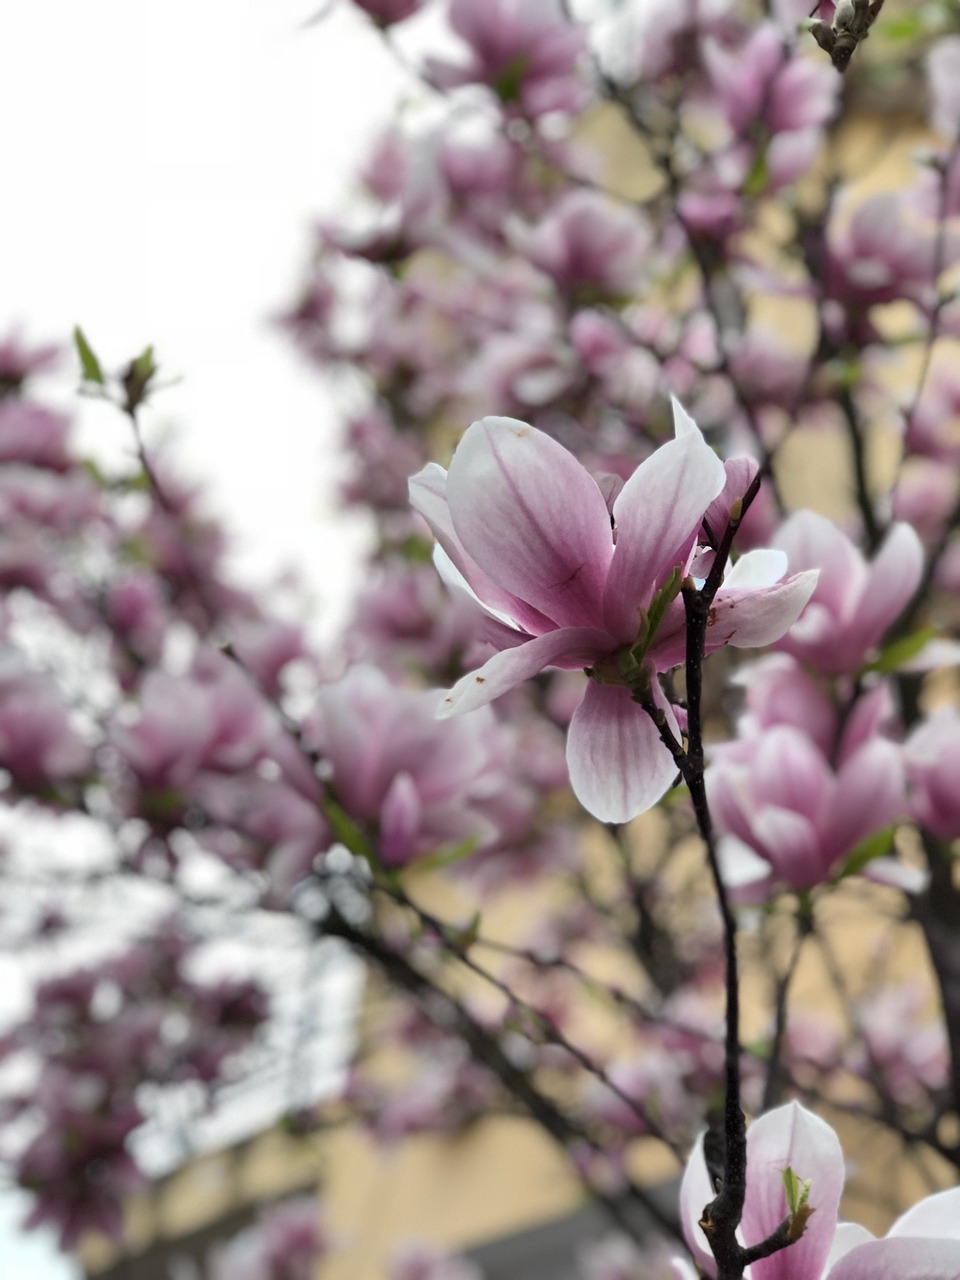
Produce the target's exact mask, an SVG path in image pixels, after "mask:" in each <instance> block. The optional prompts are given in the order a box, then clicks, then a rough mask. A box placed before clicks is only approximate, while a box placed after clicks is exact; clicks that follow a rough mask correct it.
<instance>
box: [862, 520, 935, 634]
mask: <svg viewBox="0 0 960 1280" xmlns="http://www.w3.org/2000/svg"><path fill="white" fill-rule="evenodd" d="M922 574H923V544H922V543H921V541H920V537H919V535H918V534H917V531H916V529H914V527H913V526H912V525H909V524H904V523H902V522H901V523H899V524H895V525H892V526H891V528H890V532H889V533H888V534H887V536H886V538H885V539H884V541H883V546H882V547H881V548H880V550H879V551H878V552H877V554H876V556H875V557H874V559H873V563H872V564H871V565H870V567H869V569H868V570H867V581H866V583H865V584H864V591H863V596H862V598H861V600H860V602H859V606H858V608H857V617H856V629H857V632H858V633H859V635H860V636H862V638H863V647H864V649H865V650H870V649H872V648H873V646H874V645H876V644H879V642H880V641H881V640H882V638H883V634H884V632H885V631H886V630H887V629H888V627H890V625H891V624H892V623H893V622H894V621H895V620H896V619H897V618H898V617H899V616H900V614H901V613H902V612H903V610H904V609H905V608H906V607H907V604H908V603H909V601H910V599H911V597H912V596H913V593H914V592H915V591H916V589H917V587H918V586H919V585H920V578H921V576H922Z"/></svg>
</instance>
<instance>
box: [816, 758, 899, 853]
mask: <svg viewBox="0 0 960 1280" xmlns="http://www.w3.org/2000/svg"><path fill="white" fill-rule="evenodd" d="M906 808H907V801H906V792H905V780H904V767H903V753H902V750H901V748H900V747H899V746H898V745H897V744H896V743H895V742H889V741H888V740H887V739H886V738H875V739H874V740H873V742H871V743H869V744H868V745H867V746H865V747H862V748H861V749H860V750H859V751H857V752H856V753H855V754H854V755H852V756H851V757H850V759H849V760H847V761H846V762H845V763H844V765H843V766H842V768H841V769H840V771H839V773H838V774H837V788H836V792H835V794H834V796H833V799H832V802H831V803H830V804H829V805H828V806H827V812H826V815H825V822H824V829H823V836H824V843H825V844H827V845H829V847H830V848H831V850H832V851H833V856H834V857H840V856H841V855H842V854H844V853H849V852H850V850H851V849H853V848H854V846H855V845H858V844H859V843H860V841H861V840H862V839H863V838H864V837H865V836H868V835H869V834H870V833H871V831H879V830H880V828H881V827H885V826H887V825H888V823H891V822H894V821H896V819H898V818H901V817H903V815H904V814H905V813H906Z"/></svg>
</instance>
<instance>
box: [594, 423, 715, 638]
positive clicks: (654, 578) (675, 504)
mask: <svg viewBox="0 0 960 1280" xmlns="http://www.w3.org/2000/svg"><path fill="white" fill-rule="evenodd" d="M725 482H726V473H725V471H724V469H723V463H722V462H721V461H720V459H719V458H718V457H717V455H716V454H715V453H714V452H713V450H712V449H711V448H710V446H709V445H708V444H707V442H706V441H705V440H704V438H703V436H702V435H701V434H700V432H699V431H697V430H693V431H684V432H683V433H682V434H679V435H678V436H677V438H676V439H675V440H670V441H668V443H667V444H664V445H661V446H660V448H659V449H657V450H656V452H655V453H652V454H651V455H650V457H649V458H647V459H646V461H644V462H642V463H641V464H640V466H639V467H637V469H636V471H635V472H634V473H633V475H632V476H631V477H630V479H629V480H628V481H627V483H626V484H625V485H624V486H623V488H622V489H621V491H620V494H619V496H618V497H617V500H616V502H615V503H614V504H613V516H614V520H615V522H616V526H617V545H616V548H615V550H614V553H613V560H612V561H611V564H610V573H609V575H608V578H607V589H606V592H605V594H604V602H603V606H604V613H605V617H606V619H607V626H608V627H609V628H610V630H611V631H612V632H613V633H614V634H615V635H617V636H619V637H620V638H621V639H623V640H624V641H627V640H632V639H633V638H634V636H635V635H636V632H637V608H638V607H645V606H646V605H648V604H649V603H650V599H651V597H652V595H653V592H654V590H655V588H656V587H657V585H658V584H659V583H660V582H661V581H662V579H663V578H664V577H665V576H666V575H667V574H669V572H670V571H671V570H672V569H673V568H674V567H675V566H677V565H678V564H680V563H681V562H682V561H683V560H684V559H685V557H686V555H687V554H688V552H689V550H690V543H691V539H692V538H693V537H694V536H695V535H696V533H697V531H698V530H699V528H700V522H701V520H702V519H703V513H704V512H705V511H706V509H707V507H708V506H709V505H710V503H711V502H712V501H713V500H714V498H715V497H716V496H717V495H718V494H719V493H720V492H721V490H722V489H723V486H724V483H725Z"/></svg>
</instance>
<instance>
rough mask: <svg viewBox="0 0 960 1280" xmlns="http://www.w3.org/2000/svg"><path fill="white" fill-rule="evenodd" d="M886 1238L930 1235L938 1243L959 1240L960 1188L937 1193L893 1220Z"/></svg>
mask: <svg viewBox="0 0 960 1280" xmlns="http://www.w3.org/2000/svg"><path fill="white" fill-rule="evenodd" d="M887 1235H888V1236H932V1237H934V1238H935V1239H938V1240H960V1187H951V1188H950V1190H949V1191H938V1192H937V1193H936V1194H935V1195H932V1196H927V1197H926V1199H925V1200H921V1201H920V1203H919V1204H915V1205H914V1206H913V1208H912V1209H908V1210H907V1212H906V1213H904V1214H901V1216H900V1217H899V1218H898V1219H897V1220H896V1222H895V1223H894V1224H893V1226H892V1227H891V1228H890V1230H889V1231H888V1232H887Z"/></svg>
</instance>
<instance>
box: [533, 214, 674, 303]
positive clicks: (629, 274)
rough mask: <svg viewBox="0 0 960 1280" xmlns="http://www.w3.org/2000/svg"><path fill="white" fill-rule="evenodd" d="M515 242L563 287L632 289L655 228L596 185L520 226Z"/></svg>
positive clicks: (613, 291)
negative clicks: (535, 222)
mask: <svg viewBox="0 0 960 1280" xmlns="http://www.w3.org/2000/svg"><path fill="white" fill-rule="evenodd" d="M511 240H512V241H513V243H514V245H515V246H516V247H517V248H518V249H519V250H520V252H521V253H524V254H526V255H527V257H529V259H530V261H531V262H533V263H534V264H535V265H536V266H538V267H540V269H541V270H542V271H545V272H546V273H547V275H549V276H550V277H551V278H552V279H553V280H554V282H555V283H556V285H557V288H558V289H561V290H563V291H564V292H569V293H575V292H577V291H578V290H594V291H600V292H601V293H604V294H610V295H614V296H617V295H621V294H627V293H629V292H630V290H631V289H632V288H635V287H636V285H637V277H638V273H639V271H640V268H641V266H642V265H643V262H644V259H645V258H646V255H647V254H648V252H649V250H650V246H651V243H652V236H651V232H650V228H649V227H648V226H647V225H646V223H645V222H644V221H642V219H641V218H640V217H638V215H637V213H636V212H635V211H634V210H633V209H630V208H627V207H625V206H623V205H618V204H615V203H614V202H613V201H611V200H607V199H606V198H605V197H604V196H602V195H601V194H600V193H599V192H597V191H586V190H582V189H575V190H573V191H568V192H565V193H564V195H562V196H561V197H560V199H559V200H558V201H557V203H556V205H555V206H554V207H553V209H551V210H550V212H549V213H548V214H547V216H546V217H545V218H544V219H543V221H542V222H540V223H539V224H538V225H537V226H534V227H529V228H528V227H525V226H522V225H521V226H517V227H515V228H514V229H513V231H512V233H511Z"/></svg>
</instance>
